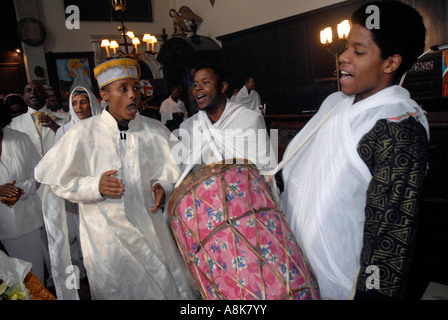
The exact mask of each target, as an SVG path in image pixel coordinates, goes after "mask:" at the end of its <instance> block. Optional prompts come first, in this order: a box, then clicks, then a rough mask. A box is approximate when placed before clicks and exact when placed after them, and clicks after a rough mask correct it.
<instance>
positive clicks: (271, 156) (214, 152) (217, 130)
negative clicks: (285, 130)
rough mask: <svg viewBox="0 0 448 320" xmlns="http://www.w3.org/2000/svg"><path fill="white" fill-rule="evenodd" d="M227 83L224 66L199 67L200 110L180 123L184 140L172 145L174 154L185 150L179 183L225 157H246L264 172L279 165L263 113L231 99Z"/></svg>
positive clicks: (197, 92) (196, 86) (197, 96)
mask: <svg viewBox="0 0 448 320" xmlns="http://www.w3.org/2000/svg"><path fill="white" fill-rule="evenodd" d="M227 86H228V84H227V80H226V74H225V71H224V70H223V69H222V68H221V67H219V66H216V65H213V64H203V65H200V66H197V67H196V72H195V76H194V82H193V95H194V97H195V99H196V102H197V103H198V107H199V112H198V113H196V114H195V115H193V116H192V117H190V118H188V119H187V120H185V121H184V122H183V123H182V124H181V126H180V130H179V136H180V139H181V143H182V144H180V143H179V144H178V145H177V147H175V148H174V149H173V157H174V158H176V157H177V156H178V154H179V153H183V154H182V155H181V156H182V159H181V162H182V163H183V173H182V176H181V178H180V179H179V180H178V182H177V183H176V187H177V186H178V185H179V184H180V183H181V182H182V181H183V180H184V179H185V178H186V177H187V176H188V175H189V174H191V173H193V172H195V171H197V170H198V169H200V168H202V167H203V166H205V165H208V164H211V163H215V162H221V161H223V160H229V159H233V158H236V159H247V160H249V161H250V162H251V163H253V164H255V165H256V166H257V168H258V169H259V170H260V171H261V172H262V173H263V172H265V171H268V170H269V169H271V168H273V167H275V166H276V165H277V157H276V153H275V151H274V150H275V149H274V147H273V144H272V143H271V140H270V138H269V136H268V134H267V130H266V125H265V122H264V118H263V116H262V115H261V114H260V113H259V112H254V111H252V110H250V109H249V108H247V107H246V106H243V105H241V104H238V103H234V102H230V101H229V100H228V99H227V96H226V91H227ZM179 146H181V147H182V148H178V147H179ZM181 149H182V150H181ZM181 151H183V152H181ZM179 162H180V161H179Z"/></svg>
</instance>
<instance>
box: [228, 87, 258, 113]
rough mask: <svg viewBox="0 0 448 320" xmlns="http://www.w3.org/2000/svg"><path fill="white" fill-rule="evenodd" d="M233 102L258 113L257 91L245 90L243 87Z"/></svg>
mask: <svg viewBox="0 0 448 320" xmlns="http://www.w3.org/2000/svg"><path fill="white" fill-rule="evenodd" d="M233 101H234V102H236V103H240V104H243V105H245V106H247V107H248V108H249V109H251V110H253V111H258V112H260V106H261V99H260V95H259V94H258V92H257V91H255V90H251V91H250V92H249V91H248V90H247V88H246V86H243V87H242V88H241V89H240V91H238V93H237V95H236V96H235V97H234V99H233Z"/></svg>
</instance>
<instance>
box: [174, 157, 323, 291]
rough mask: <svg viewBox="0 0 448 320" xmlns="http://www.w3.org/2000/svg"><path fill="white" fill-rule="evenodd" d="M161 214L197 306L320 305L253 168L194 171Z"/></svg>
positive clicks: (288, 234)
mask: <svg viewBox="0 0 448 320" xmlns="http://www.w3.org/2000/svg"><path fill="white" fill-rule="evenodd" d="M168 212H169V219H170V224H171V228H172V231H173V233H174V237H175V239H176V242H177V245H178V247H179V250H180V252H181V254H182V256H183V258H184V260H185V262H186V264H187V266H188V268H189V269H190V271H191V273H192V275H193V277H194V279H195V281H196V284H197V285H198V288H199V291H200V292H201V295H202V297H203V298H204V299H207V300H216V299H218V300H221V299H228V300H243V299H244V300H247V299H254V300H281V299H293V300H304V299H319V291H318V288H317V283H316V281H315V279H314V277H313V275H312V273H311V270H310V266H309V264H308V262H307V261H306V259H305V257H304V256H303V254H302V252H301V250H300V248H299V245H298V244H297V241H296V240H295V238H294V236H293V234H292V232H291V230H290V228H289V226H288V223H287V221H286V219H285V217H284V215H283V213H282V212H281V211H280V209H279V207H278V205H277V204H276V202H275V200H274V198H273V197H272V193H271V192H270V188H269V186H268V184H267V183H266V182H265V180H264V179H263V177H262V176H261V175H260V173H259V172H258V170H257V168H256V167H255V166H254V165H252V164H212V165H209V166H207V167H204V168H202V169H200V170H198V171H197V172H195V173H194V174H192V175H191V176H189V177H188V178H187V179H186V180H185V181H183V182H182V184H181V185H179V186H178V187H177V188H176V189H175V191H174V193H173V194H172V196H171V198H170V201H169V204H168Z"/></svg>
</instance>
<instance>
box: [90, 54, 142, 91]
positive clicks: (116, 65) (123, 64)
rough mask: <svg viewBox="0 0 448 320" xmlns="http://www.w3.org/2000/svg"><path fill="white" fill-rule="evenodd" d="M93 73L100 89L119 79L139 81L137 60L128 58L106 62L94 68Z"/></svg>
mask: <svg viewBox="0 0 448 320" xmlns="http://www.w3.org/2000/svg"><path fill="white" fill-rule="evenodd" d="M93 73H94V75H95V79H96V80H97V81H98V87H99V88H100V89H101V88H103V87H104V86H107V85H108V84H110V83H112V82H115V81H117V80H121V79H136V80H140V66H139V64H138V62H137V60H134V59H130V58H122V59H113V60H109V61H106V62H104V63H102V64H99V65H98V66H96V67H95V69H94V70H93Z"/></svg>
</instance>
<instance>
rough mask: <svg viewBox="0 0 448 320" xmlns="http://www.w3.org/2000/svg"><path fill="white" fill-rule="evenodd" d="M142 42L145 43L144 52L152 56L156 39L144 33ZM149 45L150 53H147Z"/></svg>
mask: <svg viewBox="0 0 448 320" xmlns="http://www.w3.org/2000/svg"><path fill="white" fill-rule="evenodd" d="M143 41H145V42H146V51H148V52H149V53H152V54H154V53H155V52H154V44H155V43H157V38H156V37H155V36H152V35H150V34H149V33H146V34H144V35H143ZM149 44H151V51H149Z"/></svg>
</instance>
